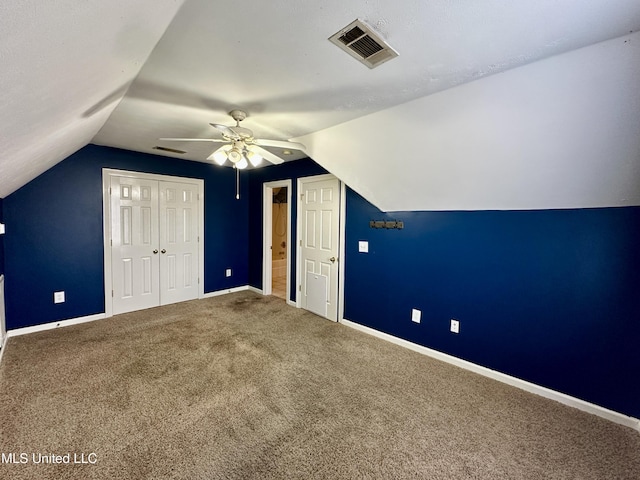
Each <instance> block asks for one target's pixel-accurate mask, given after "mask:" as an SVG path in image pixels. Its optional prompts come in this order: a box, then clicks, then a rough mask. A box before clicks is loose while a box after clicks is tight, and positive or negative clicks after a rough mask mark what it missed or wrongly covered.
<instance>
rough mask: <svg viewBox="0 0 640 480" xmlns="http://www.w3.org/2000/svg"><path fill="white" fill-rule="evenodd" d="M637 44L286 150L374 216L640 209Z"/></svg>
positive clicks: (405, 109)
mask: <svg viewBox="0 0 640 480" xmlns="http://www.w3.org/2000/svg"><path fill="white" fill-rule="evenodd" d="M638 78H640V33H634V34H629V35H627V36H625V37H620V38H616V39H613V40H609V41H606V42H602V43H598V44H596V45H592V46H590V47H586V48H582V49H580V50H575V51H572V52H569V53H565V54H562V55H558V56H555V57H551V58H548V59H545V60H541V61H539V62H536V63H533V64H529V65H526V66H524V67H520V68H517V69H513V70H509V71H507V72H504V73H500V74H496V75H492V76H489V77H486V78H482V79H480V80H478V81H475V82H471V83H468V84H465V85H461V86H459V87H456V88H453V89H450V90H447V91H444V92H440V93H437V94H434V95H430V96H428V97H424V98H421V99H418V100H414V101H411V102H408V103H405V104H403V105H400V106H396V107H393V108H390V109H387V110H383V111H381V112H378V113H373V114H371V115H368V116H366V117H362V118H359V119H356V120H352V121H350V122H347V123H344V124H342V125H338V126H335V127H331V128H328V129H326V130H322V131H320V132H317V133H313V134H310V135H307V136H303V137H299V138H297V139H296V140H298V141H301V142H303V143H304V144H306V145H307V147H308V152H309V154H310V156H311V157H312V158H313V159H314V160H316V161H317V162H318V163H319V164H321V165H322V166H323V167H325V168H326V169H327V170H329V171H330V172H332V173H334V174H335V175H337V176H338V177H339V178H341V179H342V180H343V181H344V182H345V183H347V185H349V186H350V187H352V188H353V189H354V190H355V191H357V192H358V193H360V194H361V195H362V196H363V197H365V198H366V199H367V200H369V201H370V202H371V203H373V204H374V205H376V206H377V207H378V208H380V209H381V210H384V211H393V210H523V209H550V208H551V209H555V208H585V207H611V206H633V205H640V135H638V132H640V88H639V87H638Z"/></svg>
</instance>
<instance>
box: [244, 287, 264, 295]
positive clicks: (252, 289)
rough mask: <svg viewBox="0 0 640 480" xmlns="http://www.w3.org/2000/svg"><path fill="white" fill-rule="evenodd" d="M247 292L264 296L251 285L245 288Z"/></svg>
mask: <svg viewBox="0 0 640 480" xmlns="http://www.w3.org/2000/svg"><path fill="white" fill-rule="evenodd" d="M247 290H249V291H250V292H253V293H257V294H258V295H264V291H263V290H260V289H259V288H256V287H252V286H251V285H249V286H247Z"/></svg>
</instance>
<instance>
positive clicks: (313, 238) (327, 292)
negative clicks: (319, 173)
mask: <svg viewBox="0 0 640 480" xmlns="http://www.w3.org/2000/svg"><path fill="white" fill-rule="evenodd" d="M300 185H301V192H300V195H301V197H300V209H299V218H300V220H301V239H300V240H301V242H300V259H301V266H302V272H301V275H300V286H301V289H300V290H301V302H300V305H301V307H302V308H305V309H307V310H310V311H312V312H314V313H316V314H318V315H320V316H323V317H326V318H328V319H329V320H333V321H337V318H338V265H339V263H338V252H339V245H338V243H339V241H338V240H339V227H340V182H339V181H338V179H337V178H335V177H332V178H326V177H323V178H322V179H318V180H312V179H307V180H304V181H302V182H301V184H300Z"/></svg>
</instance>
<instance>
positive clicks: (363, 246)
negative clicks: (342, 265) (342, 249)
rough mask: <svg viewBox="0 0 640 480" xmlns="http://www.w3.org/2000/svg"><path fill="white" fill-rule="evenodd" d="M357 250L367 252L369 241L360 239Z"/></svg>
mask: <svg viewBox="0 0 640 480" xmlns="http://www.w3.org/2000/svg"><path fill="white" fill-rule="evenodd" d="M358 252H360V253H369V242H367V241H366V240H360V241H359V242H358Z"/></svg>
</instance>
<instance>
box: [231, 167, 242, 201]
mask: <svg viewBox="0 0 640 480" xmlns="http://www.w3.org/2000/svg"><path fill="white" fill-rule="evenodd" d="M233 168H235V169H236V200H240V170H239V169H238V168H237V167H236V166H235V165H234V166H233Z"/></svg>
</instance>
